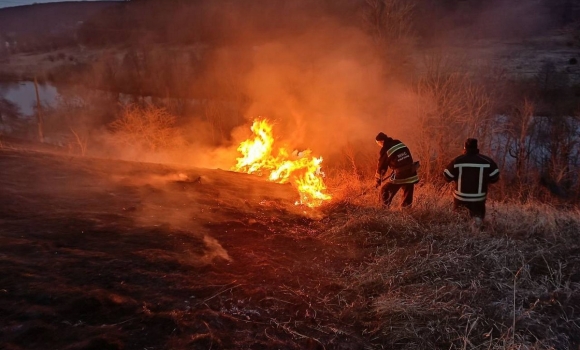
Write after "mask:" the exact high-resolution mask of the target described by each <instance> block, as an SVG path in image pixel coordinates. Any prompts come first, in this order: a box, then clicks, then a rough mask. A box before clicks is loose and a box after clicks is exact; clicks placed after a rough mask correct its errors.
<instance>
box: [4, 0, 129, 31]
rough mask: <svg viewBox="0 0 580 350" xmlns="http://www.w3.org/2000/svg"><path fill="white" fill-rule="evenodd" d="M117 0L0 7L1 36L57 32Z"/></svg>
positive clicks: (66, 29) (75, 25)
mask: <svg viewBox="0 0 580 350" xmlns="http://www.w3.org/2000/svg"><path fill="white" fill-rule="evenodd" d="M114 6H122V2H120V1H119V2H117V1H70V2H56V3H46V4H33V5H26V6H16V7H8V8H3V9H0V37H2V36H14V35H15V36H22V35H39V34H44V35H46V34H49V35H54V34H59V33H63V32H69V31H73V30H76V28H77V27H78V26H79V25H80V24H82V23H83V22H85V21H86V20H88V19H89V18H91V17H93V16H95V15H96V14H98V13H99V12H100V11H103V10H104V9H107V8H112V7H114Z"/></svg>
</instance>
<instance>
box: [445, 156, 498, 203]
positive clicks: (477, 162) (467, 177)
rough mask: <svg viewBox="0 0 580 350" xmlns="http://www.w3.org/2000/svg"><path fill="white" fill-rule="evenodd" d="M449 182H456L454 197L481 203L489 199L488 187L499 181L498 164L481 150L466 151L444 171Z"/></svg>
mask: <svg viewBox="0 0 580 350" xmlns="http://www.w3.org/2000/svg"><path fill="white" fill-rule="evenodd" d="M443 175H444V176H445V180H447V182H450V181H455V184H456V186H455V191H454V193H453V196H454V197H455V199H457V200H459V201H462V202H481V201H485V199H486V198H487V186H488V184H490V183H495V182H497V181H498V180H499V169H498V167H497V164H496V163H495V162H494V161H493V160H492V159H491V158H489V157H487V156H484V155H482V154H479V150H477V149H473V150H465V153H464V154H462V155H460V156H458V157H456V158H455V159H453V160H452V161H451V162H450V163H449V165H447V168H445V170H443Z"/></svg>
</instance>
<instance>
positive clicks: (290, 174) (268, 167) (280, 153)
mask: <svg viewBox="0 0 580 350" xmlns="http://www.w3.org/2000/svg"><path fill="white" fill-rule="evenodd" d="M251 129H252V132H253V133H254V137H253V138H251V139H248V140H245V141H243V142H242V143H240V145H239V146H238V151H239V152H240V153H241V154H242V157H240V158H237V161H238V162H237V164H236V165H235V166H234V167H232V170H234V171H238V172H244V173H248V174H258V175H267V176H268V179H269V180H270V181H273V182H278V183H288V182H290V183H292V184H293V185H294V186H296V188H297V189H298V192H299V193H300V201H299V202H297V203H296V204H306V205H307V206H309V207H317V206H319V205H321V204H322V202H324V201H326V200H330V199H331V198H332V197H331V196H330V195H328V194H326V193H324V192H325V191H326V185H325V184H324V180H323V178H324V173H323V172H322V171H321V170H320V169H321V165H320V164H321V163H322V157H319V158H316V157H311V156H310V154H311V151H310V150H306V151H303V152H294V153H293V154H292V155H291V154H290V153H289V152H288V151H287V150H286V149H285V148H282V147H280V148H278V149H276V150H274V136H273V133H272V125H271V124H270V123H269V121H268V120H267V119H256V120H254V123H253V124H252V127H251Z"/></svg>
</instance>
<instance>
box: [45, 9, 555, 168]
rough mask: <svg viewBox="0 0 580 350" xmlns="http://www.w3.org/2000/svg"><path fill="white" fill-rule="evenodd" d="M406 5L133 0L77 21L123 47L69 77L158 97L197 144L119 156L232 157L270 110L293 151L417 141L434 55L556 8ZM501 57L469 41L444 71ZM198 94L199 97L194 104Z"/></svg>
mask: <svg viewBox="0 0 580 350" xmlns="http://www.w3.org/2000/svg"><path fill="white" fill-rule="evenodd" d="M409 4H412V2H401V1H390V0H385V1H382V0H376V1H375V0H369V1H362V0H341V1H335V2H332V3H330V2H326V1H314V2H313V1H293V2H291V3H288V2H283V1H265V0H264V1H257V2H252V3H251V4H242V3H240V2H235V1H226V0H223V1H205V0H200V1H195V2H186V1H175V2H161V1H131V2H127V3H124V4H123V6H121V5H120V6H118V7H114V8H111V9H108V10H107V11H106V12H103V13H102V14H101V17H95V19H94V20H93V21H87V23H85V24H84V25H83V27H82V28H81V29H80V34H81V35H80V36H81V37H82V38H85V39H86V40H87V42H88V44H87V45H103V46H104V47H107V48H109V49H110V48H111V47H112V44H114V43H116V41H115V40H118V41H119V43H122V44H123V45H125V46H123V47H124V48H123V49H122V50H120V51H119V52H115V51H114V50H110V52H105V53H103V55H102V56H101V59H100V60H98V61H96V62H94V61H92V62H91V63H90V69H87V70H85V71H82V74H78V75H77V76H75V77H74V79H72V80H73V81H75V82H78V81H85V82H86V84H87V85H92V86H95V87H97V88H98V89H102V90H105V91H107V90H108V91H111V92H113V93H119V92H122V93H126V94H134V95H136V96H139V95H141V96H149V95H150V96H155V97H156V98H157V102H156V103H159V104H160V105H162V106H163V105H164V104H165V106H164V107H167V108H168V110H170V112H171V113H172V114H175V115H176V116H177V117H178V118H179V123H178V124H177V126H178V127H179V129H180V132H181V135H180V137H183V139H184V142H185V143H186V144H187V143H189V144H190V145H193V146H191V147H189V149H184V148H186V147H185V146H184V147H182V149H181V150H179V151H172V150H163V151H162V150H159V149H158V150H156V151H155V152H149V153H151V154H147V152H148V151H146V150H141V149H139V147H138V146H137V145H135V144H131V147H126V148H127V149H125V150H120V151H117V150H115V151H113V152H109V153H113V154H115V155H124V156H125V158H129V159H139V160H149V161H163V160H165V161H175V162H182V161H184V160H185V161H187V162H194V163H195V164H196V165H204V166H211V164H213V167H222V168H225V167H226V166H227V162H228V160H230V161H231V162H234V161H235V156H237V154H236V152H235V148H236V146H237V145H238V144H239V142H240V141H242V140H243V139H246V138H247V137H248V136H250V135H249V126H250V125H251V122H252V120H253V119H254V118H256V117H259V116H261V117H265V118H269V119H271V120H272V121H274V123H275V127H274V128H275V129H274V133H275V135H276V137H277V138H278V140H279V141H280V143H283V144H284V145H285V146H287V147H288V148H290V149H292V148H298V149H304V148H310V149H312V151H313V153H314V154H315V155H323V156H325V157H328V156H332V155H335V154H337V153H341V149H342V148H343V147H345V146H347V145H353V144H356V145H358V144H360V143H362V144H366V145H370V146H371V147H374V142H373V138H374V136H375V135H376V134H377V133H378V132H379V131H383V132H385V133H387V134H388V135H390V136H393V137H395V138H400V139H401V140H403V141H404V142H406V143H408V144H409V145H410V146H414V145H415V144H416V143H417V142H418V141H417V139H418V136H417V132H416V131H417V127H418V124H417V119H418V117H419V116H423V115H424V113H425V112H426V111H430V112H432V113H437V111H436V110H435V108H433V105H434V103H435V100H433V98H432V97H431V96H426V95H421V96H420V95H419V94H418V93H417V89H416V84H415V83H416V82H417V80H418V79H420V78H423V76H422V74H424V71H425V69H426V68H425V61H426V60H428V59H430V58H427V59H425V56H429V55H431V56H433V55H438V56H440V59H441V60H442V61H445V60H447V59H448V56H453V55H456V51H458V50H457V48H459V50H462V49H463V48H464V47H467V46H470V45H472V44H474V42H475V40H477V39H485V38H488V39H489V38H494V39H497V38H500V39H501V38H504V39H505V38H514V37H523V36H525V35H527V34H529V33H534V32H535V31H536V30H538V29H543V28H545V27H546V26H548V25H549V24H550V23H551V20H552V19H553V17H550V15H549V14H548V13H547V12H546V11H544V10H545V8H546V7H545V3H543V2H538V1H531V0H530V1H524V0H522V1H515V2H514V1H507V0H496V1H492V2H484V1H479V2H474V1H471V2H453V1H450V2H446V4H447V5H446V6H443V5H441V3H440V2H436V1H429V0H423V1H416V2H414V3H413V4H415V6H414V7H413V6H409ZM374 5H376V6H374ZM373 6H374V7H373ZM103 28H106V29H103ZM111 33H115V35H111ZM123 40H126V42H123ZM451 43H453V44H451ZM89 47H90V46H89ZM434 52H436V53H435V54H434ZM495 54H496V52H494V49H493V48H491V47H490V49H489V50H488V51H487V52H486V56H483V55H480V54H479V53H477V54H472V55H470V54H469V53H467V54H466V53H465V52H463V53H462V55H464V57H465V59H464V62H462V64H461V67H460V68H459V65H458V66H453V65H451V64H447V66H446V67H445V68H446V69H448V70H449V71H453V70H454V69H456V70H459V69H461V70H462V72H466V71H469V69H470V67H469V63H470V62H468V61H477V64H478V65H485V64H486V63H487V62H486V61H487V60H492V59H493V56H494V55H495ZM53 59H55V58H54V57H53ZM69 59H70V58H69ZM444 64H445V62H444ZM439 68H440V67H439ZM67 73H68V72H67ZM443 73H447V72H443ZM55 76H56V74H55ZM168 97H171V98H174V99H182V100H181V101H178V102H176V103H173V102H171V103H173V105H171V103H166V101H165V102H164V101H163V100H162V99H163V98H166V100H167V98H168ZM194 99H195V100H196V101H198V102H199V103H198V104H197V105H195V106H193V107H192V106H191V105H188V106H186V105H187V104H188V103H190V101H191V100H194ZM178 104H181V105H180V106H177V107H175V105H178ZM99 105H100V103H99ZM184 106H185V107H184ZM110 114H112V113H110ZM117 117H118V116H117ZM67 132H68V131H67ZM103 139H106V137H105V138H103ZM105 143H106V142H105ZM218 146H220V147H222V148H220V147H218ZM89 149H90V147H89ZM223 150H227V151H223ZM153 153H154V154H153ZM202 158H203V159H202Z"/></svg>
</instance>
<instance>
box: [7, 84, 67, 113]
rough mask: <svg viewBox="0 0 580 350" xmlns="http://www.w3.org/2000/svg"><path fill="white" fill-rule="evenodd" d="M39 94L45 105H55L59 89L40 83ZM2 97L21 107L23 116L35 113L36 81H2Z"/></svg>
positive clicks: (41, 101)
mask: <svg viewBox="0 0 580 350" xmlns="http://www.w3.org/2000/svg"><path fill="white" fill-rule="evenodd" d="M38 95H39V97H40V103H41V104H42V105H43V106H54V105H55V104H56V100H57V97H58V91H57V89H56V87H54V86H52V85H50V84H42V85H41V84H39V85H38ZM0 98H5V99H7V100H8V101H10V102H13V103H14V104H16V105H17V106H18V107H19V108H20V113H21V114H22V116H32V115H34V106H35V105H36V92H35V91H34V82H32V81H22V82H18V83H0Z"/></svg>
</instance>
